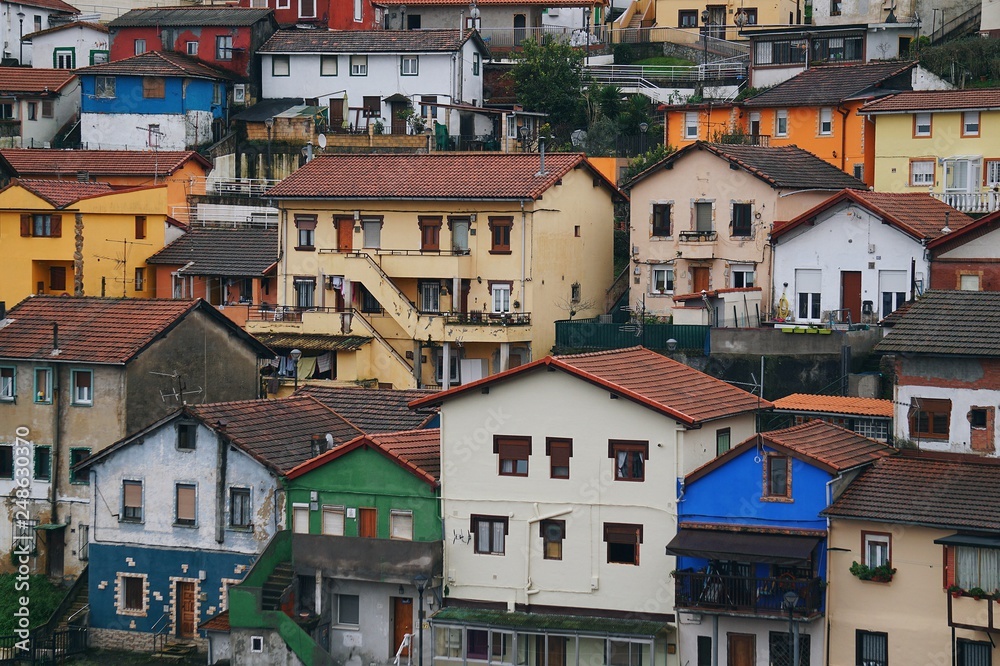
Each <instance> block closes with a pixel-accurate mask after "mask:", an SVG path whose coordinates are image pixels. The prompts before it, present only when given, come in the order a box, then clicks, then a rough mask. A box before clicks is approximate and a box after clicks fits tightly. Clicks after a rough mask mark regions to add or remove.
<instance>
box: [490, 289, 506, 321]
mask: <svg viewBox="0 0 1000 666" xmlns="http://www.w3.org/2000/svg"><path fill="white" fill-rule="evenodd" d="M490 292H491V296H492V300H493V313H494V314H502V313H504V312H510V285H509V284H507V283H499V284H493V285H491V286H490Z"/></svg>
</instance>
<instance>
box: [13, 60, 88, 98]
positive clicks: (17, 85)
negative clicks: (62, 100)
mask: <svg viewBox="0 0 1000 666" xmlns="http://www.w3.org/2000/svg"><path fill="white" fill-rule="evenodd" d="M75 79H76V74H75V73H74V72H73V71H71V70H68V69H40V68H34V67H0V93H2V94H4V95H10V94H15V93H22V94H32V95H46V94H47V95H50V96H51V95H54V93H57V92H59V91H60V90H62V89H63V87H64V86H66V85H67V84H68V83H70V82H71V81H73V80H75Z"/></svg>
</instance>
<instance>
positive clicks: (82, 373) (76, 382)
mask: <svg viewBox="0 0 1000 666" xmlns="http://www.w3.org/2000/svg"><path fill="white" fill-rule="evenodd" d="M70 384H71V386H72V389H73V394H72V398H73V399H72V403H73V404H74V405H87V406H90V405H93V404H94V373H93V372H92V371H90V370H74V371H73V372H72V373H71V375H70Z"/></svg>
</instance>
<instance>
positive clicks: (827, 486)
mask: <svg viewBox="0 0 1000 666" xmlns="http://www.w3.org/2000/svg"><path fill="white" fill-rule="evenodd" d="M893 453H894V450H893V449H892V448H890V447H888V446H886V445H885V444H882V443H880V442H876V441H874V440H871V439H868V438H865V437H862V436H860V435H858V434H856V433H854V432H851V431H850V430H845V429H843V428H840V427H837V426H834V425H831V424H829V423H826V422H824V421H810V422H808V423H804V424H802V425H798V426H795V427H792V428H786V429H783V430H774V431H771V432H764V433H760V434H757V435H755V436H753V437H751V438H749V439H747V440H746V441H744V442H742V443H741V444H740V445H739V446H737V447H735V448H733V449H732V450H730V451H728V452H727V453H725V454H723V455H721V456H719V457H718V458H716V459H714V460H713V461H711V462H709V463H707V464H705V465H703V466H702V467H700V468H698V469H696V470H695V471H693V472H691V473H690V474H688V475H687V476H686V477H685V479H684V486H683V491H682V494H681V500H680V501H679V508H678V523H679V525H678V528H679V529H678V533H677V536H676V537H675V538H674V539H673V540H672V541H671V542H670V543H669V544H668V545H667V554H669V555H675V556H676V557H677V567H676V569H675V571H674V573H673V575H674V579H675V606H676V610H677V613H678V616H679V617H678V620H679V622H678V643H679V645H678V650H679V652H680V657H681V659H680V661H681V663H690V664H699V665H701V664H711V665H712V666H717V665H718V664H773V665H788V666H791V664H792V663H793V659H794V657H793V652H794V651H795V650H796V649H798V651H799V655H800V660H799V664H800V665H801V664H821V663H824V659H823V655H824V642H825V631H824V625H825V623H824V622H823V621H822V618H823V613H824V598H825V589H826V584H825V580H826V564H827V553H826V539H827V522H826V519H825V517H823V516H821V515H820V512H821V511H823V510H824V509H825V508H826V507H827V506H828V505H829V503H830V502H831V501H832V500H833V499H835V498H836V497H837V496H839V494H840V492H842V490H843V489H844V488H846V486H847V484H849V483H850V481H851V480H852V479H854V477H856V476H857V475H858V474H859V473H860V472H861V471H862V470H864V469H865V468H866V467H867V466H868V465H870V464H872V463H873V462H874V461H876V460H878V459H879V458H882V457H884V456H888V455H892V454H893ZM790 618H794V622H792V621H791V620H790ZM790 624H792V625H793V626H794V627H795V628H796V629H795V632H794V634H795V635H797V638H795V637H794V636H793V635H792V634H790V633H789V625H790ZM796 646H797V647H796Z"/></svg>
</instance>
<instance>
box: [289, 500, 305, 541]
mask: <svg viewBox="0 0 1000 666" xmlns="http://www.w3.org/2000/svg"><path fill="white" fill-rule="evenodd" d="M292 532H294V533H295V534H309V505H308V504H293V505H292Z"/></svg>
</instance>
